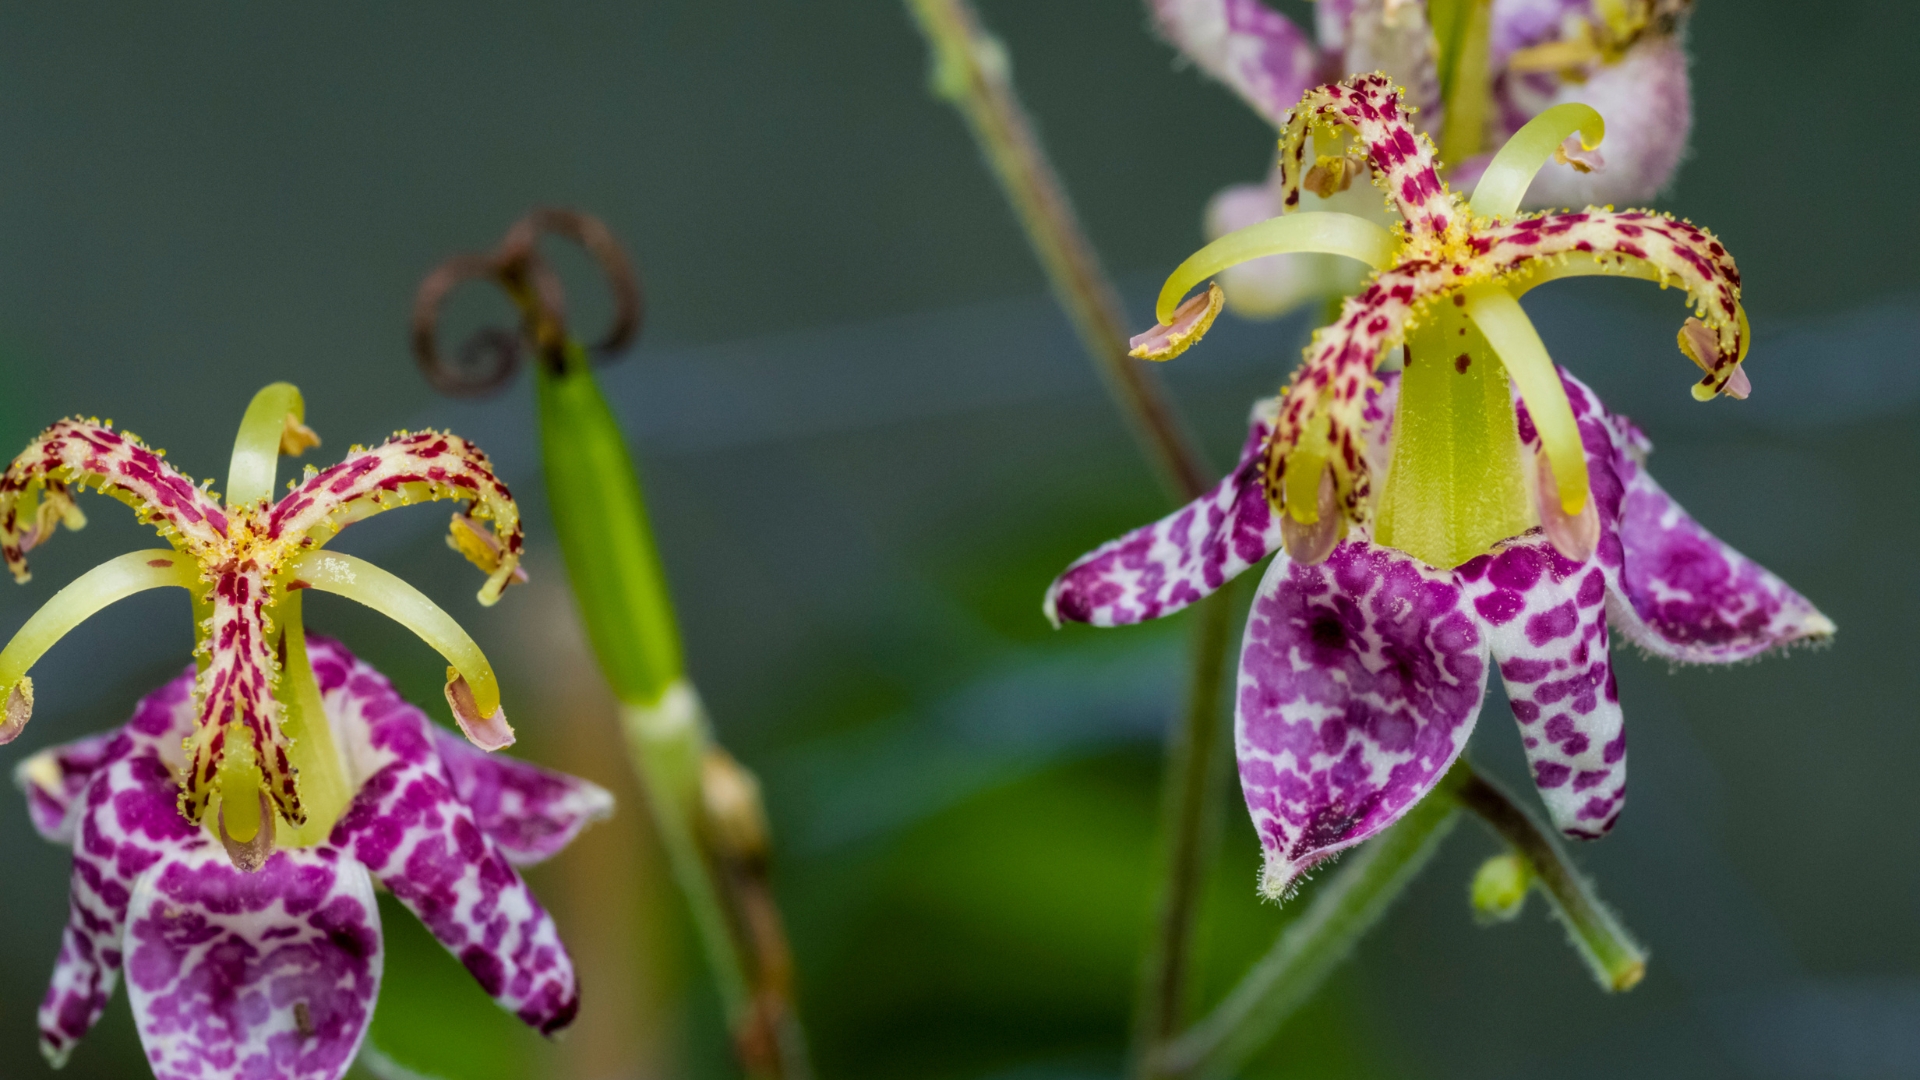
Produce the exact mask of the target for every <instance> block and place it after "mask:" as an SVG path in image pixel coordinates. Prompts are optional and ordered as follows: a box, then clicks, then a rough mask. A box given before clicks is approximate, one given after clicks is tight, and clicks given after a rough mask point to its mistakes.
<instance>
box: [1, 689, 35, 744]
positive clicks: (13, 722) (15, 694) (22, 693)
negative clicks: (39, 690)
mask: <svg viewBox="0 0 1920 1080" xmlns="http://www.w3.org/2000/svg"><path fill="white" fill-rule="evenodd" d="M31 719H33V680H32V679H29V678H27V677H26V676H25V675H22V676H20V681H19V682H17V683H14V684H13V689H11V690H8V691H7V711H6V717H5V719H3V720H0V746H5V745H6V744H8V743H10V742H12V741H13V740H15V739H17V738H19V737H20V733H21V732H22V731H24V730H26V727H27V721H28V720H31Z"/></svg>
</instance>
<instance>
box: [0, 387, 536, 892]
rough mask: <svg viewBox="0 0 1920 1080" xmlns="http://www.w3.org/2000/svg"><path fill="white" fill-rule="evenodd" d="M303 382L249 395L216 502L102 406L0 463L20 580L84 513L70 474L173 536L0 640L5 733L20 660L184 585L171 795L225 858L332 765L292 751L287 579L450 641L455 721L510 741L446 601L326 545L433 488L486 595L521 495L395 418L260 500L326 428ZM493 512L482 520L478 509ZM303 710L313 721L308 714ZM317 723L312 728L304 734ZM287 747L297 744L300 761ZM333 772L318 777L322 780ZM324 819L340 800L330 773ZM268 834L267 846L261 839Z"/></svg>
mask: <svg viewBox="0 0 1920 1080" xmlns="http://www.w3.org/2000/svg"><path fill="white" fill-rule="evenodd" d="M303 416H304V405H303V404H302V402H301V398H300V395H299V391H298V390H295V389H294V388H293V387H292V386H289V385H287V384H285V383H279V384H275V385H274V386H270V387H268V388H267V389H265V390H263V391H261V392H260V394H259V395H258V396H257V397H256V398H255V399H254V402H253V405H252V406H251V407H250V408H249V409H248V412H247V416H246V419H245V421H244V422H243V423H242V425H241V429H240V436H239V439H238V440H237V441H236V443H235V446H234V455H233V463H232V471H231V474H230V476H229V481H228V497H227V499H226V501H225V502H224V503H223V502H222V501H221V500H220V498H219V497H218V496H216V495H214V494H213V493H212V492H210V491H209V490H207V488H206V487H205V486H204V485H203V486H195V485H194V483H193V481H192V480H190V479H188V478H187V477H186V476H185V475H183V474H182V473H180V472H179V471H178V470H177V469H175V468H174V467H173V466H172V465H170V464H168V463H167V461H166V460H165V458H164V456H163V455H162V454H161V453H159V452H156V451H154V450H150V449H148V448H147V447H146V446H145V445H144V444H143V443H141V441H140V439H139V438H138V437H136V436H134V435H133V434H132V433H130V432H126V431H117V430H115V429H114V427H113V425H112V422H111V421H109V422H107V423H100V422H98V421H95V420H79V419H73V420H62V421H60V422H59V423H56V424H54V425H53V426H52V427H49V428H48V429H47V430H46V431H44V432H42V433H41V434H40V435H39V437H38V438H36V439H34V440H33V442H32V443H30V444H29V445H28V446H27V448H26V450H25V451H23V452H22V453H21V454H20V455H19V456H18V457H16V458H15V459H14V460H13V463H12V464H11V465H10V466H9V467H8V468H7V470H6V473H5V475H4V476H3V477H0V552H4V554H5V557H6V561H7V567H8V569H9V570H11V571H12V572H13V576H14V580H16V581H19V582H25V581H26V580H27V579H28V573H27V561H26V554H27V552H28V551H30V550H31V549H33V548H34V547H36V546H38V545H39V544H42V543H44V542H46V540H47V539H48V538H49V537H50V536H51V535H52V533H53V531H54V529H55V526H56V525H57V524H58V523H62V522H64V523H65V524H66V525H67V526H68V527H69V528H78V527H80V526H81V525H83V524H85V518H84V517H82V516H81V515H80V513H79V511H78V508H77V507H76V506H75V505H74V501H73V493H74V492H75V491H76V490H83V489H85V488H89V487H91V488H94V489H96V490H98V491H100V492H101V493H103V494H107V495H111V496H113V497H115V498H117V499H120V500H121V501H123V502H125V503H127V504H128V505H130V506H132V507H133V508H134V512H135V513H136V514H138V515H139V516H140V518H141V519H142V520H143V521H146V522H148V523H150V524H152V525H154V526H155V527H156V528H157V529H158V531H159V533H160V535H161V536H162V537H164V538H166V539H167V540H168V541H169V542H171V543H172V545H173V550H171V551H151V552H135V553H133V554H131V555H126V556H122V557H120V558H118V559H115V560H113V561H111V562H108V563H105V564H103V565H102V566H100V567H98V568H96V569H95V570H93V571H92V572H90V573H88V574H87V575H86V576H84V577H82V578H81V579H80V580H79V581H77V582H75V583H74V584H72V585H70V586H68V587H67V588H66V589H65V590H63V591H62V592H61V593H60V594H59V595H58V596H56V597H55V598H54V599H53V601H51V602H50V603H49V604H48V605H47V606H46V608H44V609H42V611H41V612H40V613H39V614H38V615H36V616H35V617H34V619H33V620H32V621H30V622H29V623H28V624H27V625H26V626H25V627H24V628H22V630H21V632H20V634H19V636H18V637H16V638H15V640H14V641H13V642H12V643H10V644H9V645H8V646H7V649H6V651H5V652H4V654H0V688H4V692H5V693H7V694H8V695H9V696H8V701H9V716H8V725H7V729H6V731H5V733H4V734H5V737H6V738H8V739H10V738H11V737H12V736H14V735H17V734H18V732H19V729H20V727H21V726H22V725H24V724H25V722H26V720H27V718H28V716H29V715H30V712H31V708H32V701H33V683H32V680H31V679H29V678H28V676H27V670H28V669H29V668H30V667H31V666H32V665H33V663H34V661H35V660H37V659H38V658H39V657H40V655H41V654H42V653H44V652H45V651H46V650H47V649H48V648H49V647H51V646H52V645H53V643H54V642H55V641H57V640H58V639H59V638H60V636H61V635H63V634H65V633H66V632H67V631H68V630H70V629H72V628H73V626H75V625H77V624H78V623H79V622H80V621H82V620H83V619H85V618H86V617H87V616H89V615H91V614H92V613H93V612H95V611H98V610H99V609H100V608H102V607H104V606H106V605H107V604H109V603H112V602H113V601H114V600H117V599H120V598H121V597H124V596H127V595H130V594H132V593H135V592H138V591H141V590H143V589H149V588H156V587H159V586H162V585H177V586H182V587H184V588H186V589H188V590H189V591H190V592H191V593H192V594H193V596H194V607H195V618H196V627H195V630H196V642H197V646H196V652H197V653H198V655H199V656H200V658H201V670H200V676H199V679H198V680H197V682H196V683H195V685H194V701H195V711H196V718H195V726H194V732H193V736H192V739H191V749H190V759H191V764H190V767H189V768H188V769H187V770H186V772H185V774H184V776H183V780H182V783H181V786H180V810H181V813H182V815H183V816H184V817H185V818H186V819H187V820H189V821H194V822H198V821H200V820H201V819H202V818H203V817H204V816H206V813H207V809H208V807H209V805H210V804H211V803H212V802H213V801H214V800H215V799H216V797H218V798H219V799H220V801H221V803H222V807H221V813H220V817H221V821H222V822H223V826H222V827H223V828H225V829H226V830H227V834H228V835H229V836H230V837H232V838H233V839H234V840H235V843H236V845H238V846H236V848H235V851H236V855H235V859H236V862H237V863H239V862H244V861H246V860H249V859H252V860H255V861H257V859H258V858H260V857H263V856H262V852H259V851H256V852H251V853H250V854H243V852H247V851H248V849H247V847H246V845H247V844H248V843H249V842H250V839H251V838H253V837H255V836H257V835H264V836H267V837H268V839H267V841H266V842H267V843H269V844H270V843H271V833H272V830H271V829H266V830H262V829H259V828H258V823H259V820H260V817H259V816H260V808H259V807H260V799H261V798H262V797H264V798H265V800H266V801H267V803H269V804H270V805H271V807H272V809H273V810H274V811H276V812H277V813H278V815H279V816H280V818H282V819H283V820H284V821H285V822H286V823H287V824H288V825H289V826H291V827H293V828H295V829H299V828H302V827H304V826H307V825H308V823H309V817H310V814H311V809H310V807H309V805H308V803H309V802H310V801H311V800H310V799H308V798H307V797H306V794H307V793H306V792H305V791H303V789H304V788H305V787H307V786H309V782H308V781H303V779H302V778H301V777H300V776H299V775H298V774H299V773H300V771H301V769H302V768H305V769H307V770H309V771H311V772H315V773H320V774H330V773H337V772H338V770H337V769H331V768H328V764H329V763H328V762H327V761H326V760H324V758H325V755H324V754H322V753H321V752H320V751H321V747H319V746H318V745H314V744H319V743H322V742H324V741H325V739H324V737H323V736H321V737H315V738H312V739H311V740H310V745H309V747H308V748H307V749H308V751H310V752H309V753H299V752H298V751H296V749H295V747H294V745H293V743H292V742H291V741H290V738H289V729H290V728H292V727H294V726H297V722H296V721H295V719H294V718H293V717H291V716H290V715H289V713H290V712H297V711H298V710H299V709H300V708H301V704H302V703H301V702H300V700H299V699H300V697H301V693H302V689H303V686H302V684H303V683H305V682H309V681H311V676H310V675H308V674H306V673H305V672H302V671H300V670H298V667H299V666H298V665H293V666H292V667H291V668H290V667H289V666H288V664H287V661H288V656H289V651H290V647H291V646H292V645H293V644H294V643H295V642H296V641H297V639H298V636H299V628H298V615H299V611H298V607H297V595H296V594H297V593H298V592H299V591H300V590H302V589H307V588H318V589H322V590H324V591H329V592H338V593H341V594H343V595H346V596H349V597H351V598H353V599H356V600H359V601H361V602H363V603H367V604H369V605H371V606H373V607H375V608H377V609H379V610H382V611H385V612H386V613H387V614H389V615H391V616H393V617H394V618H395V619H397V620H398V621H400V622H401V623H403V624H405V625H407V626H408V627H409V628H410V629H413V630H415V631H416V632H418V633H420V634H421V636H422V637H424V638H425V639H426V640H427V642H428V643H429V644H431V645H433V646H434V647H435V648H437V649H439V650H440V651H441V652H442V653H443V654H445V655H446V657H447V660H448V662H449V663H450V664H452V665H453V668H452V670H450V671H449V679H450V681H449V684H448V688H447V696H448V700H449V702H450V703H452V704H453V707H454V713H455V715H456V716H457V717H458V718H459V721H460V724H461V726H462V728H464V729H465V730H466V731H467V733H468V734H469V736H471V737H472V738H473V739H474V741H475V742H476V743H478V744H479V745H481V746H482V747H483V748H485V749H489V750H491V749H495V748H497V747H500V746H504V745H507V744H508V743H510V742H511V741H512V731H511V729H510V728H508V727H507V724H506V718H505V714H504V712H503V711H502V710H501V707H500V700H499V690H498V687H497V685H496V683H495V680H494V677H493V671H492V669H491V668H490V667H488V666H487V663H486V659H485V657H484V656H482V655H481V654H480V652H479V650H478V648H477V647H475V646H474V644H473V642H472V640H471V639H470V638H468V637H467V635H466V634H465V632H464V631H462V630H460V629H459V627H458V626H457V625H455V624H454V623H453V621H452V619H450V618H449V617H448V616H447V615H446V614H445V613H444V612H442V611H440V609H439V608H437V607H435V606H434V605H433V604H432V603H431V602H430V601H428V600H427V599H426V598H425V597H424V596H423V595H421V594H420V593H419V592H418V591H417V590H415V589H413V588H412V587H411V586H408V585H406V584H405V583H404V582H401V581H400V580H399V579H397V578H394V577H392V575H389V574H386V573H385V572H384V571H381V570H379V569H378V568H376V567H372V566H369V565H367V564H364V563H362V562H361V561H360V560H357V559H354V558H352V557H351V556H345V555H337V554H333V553H329V552H323V551H322V550H321V549H322V547H323V545H325V543H326V542H327V541H328V540H329V539H331V538H332V537H333V535H334V534H336V533H338V532H339V531H340V530H341V529H343V528H345V527H346V526H347V525H349V524H351V523H353V522H355V521H359V520H362V519H364V518H367V517H370V516H372V515H374V514H377V513H379V512H381V511H383V510H388V509H392V508H394V507H398V506H406V505H410V504H412V503H416V502H422V501H428V500H434V499H462V500H465V501H467V502H468V504H469V507H470V509H469V515H471V516H469V515H456V516H455V519H454V525H453V533H452V536H451V538H450V540H449V543H451V544H453V546H454V547H456V548H457V549H458V550H460V551H461V552H462V553H464V554H466V555H467V556H468V558H470V559H472V560H473V561H474V562H476V563H477V564H479V565H480V566H481V568H482V569H484V570H486V571H487V573H488V575H489V577H488V579H487V583H486V586H485V587H484V588H482V589H481V590H480V602H481V603H483V604H491V603H493V602H494V601H495V600H497V599H498V598H499V596H500V592H501V590H502V589H504V588H505V587H506V585H507V584H508V583H509V582H510V581H512V580H514V578H515V576H516V574H517V573H518V564H519V560H520V548H521V543H522V538H521V533H520V514H519V509H518V508H517V507H516V506H515V505H514V502H513V497H512V495H511V494H510V493H509V492H508V491H507V487H506V485H505V484H503V483H501V482H500V479H499V478H498V477H496V476H495V475H494V474H493V469H492V466H490V465H489V464H488V462H487V456H486V455H485V454H484V453H482V452H481V451H480V449H479V448H478V447H476V446H474V445H473V444H472V443H469V442H467V441H466V440H465V439H462V438H460V437H459V436H457V435H451V434H442V433H439V432H433V431H422V432H414V433H408V432H401V433H399V434H396V435H394V436H393V437H392V438H390V439H388V440H387V441H386V442H384V443H382V444H381V445H379V446H377V447H374V448H372V449H362V448H360V447H355V448H354V449H353V450H352V452H350V453H349V454H348V455H347V458H346V460H344V461H342V462H340V463H339V464H338V465H334V466H332V467H331V468H328V469H325V470H321V471H317V472H316V471H314V470H313V469H311V468H309V469H308V471H307V475H306V477H305V478H304V479H303V480H302V481H301V482H299V483H296V484H293V485H291V487H292V490H291V491H290V492H289V493H288V494H286V495H285V496H284V497H282V498H281V499H280V500H279V501H278V502H274V501H272V499H271V493H272V486H273V479H274V471H275V462H276V460H277V458H278V456H279V455H280V454H281V453H283V452H284V453H289V454H298V453H300V452H302V451H304V450H305V449H306V448H307V447H309V446H313V445H316V444H317V443H318V442H319V439H318V438H317V437H316V436H315V435H314V434H313V432H312V431H311V430H309V429H308V428H307V427H306V426H305V425H304V424H303V423H302V420H303ZM474 517H478V518H481V519H484V520H487V521H489V522H491V524H492V527H493V528H492V530H491V532H487V531H483V530H481V529H479V528H477V527H476V526H475V524H474V522H473V518H474ZM306 726H309V727H316V726H317V725H314V724H313V723H312V721H311V720H309V721H307V722H306ZM309 734H314V733H311V732H310V733H309ZM296 758H300V759H302V760H298V761H296ZM330 779H332V777H330V776H327V775H321V776H317V777H311V778H309V780H311V782H312V783H316V784H324V783H327V781H329V780H330ZM330 787H332V788H334V789H335V790H330V791H329V792H328V793H327V794H328V796H330V805H328V806H326V807H323V808H322V812H321V815H320V817H321V820H320V822H319V826H320V828H319V830H318V831H319V832H320V833H324V830H325V827H327V826H330V825H331V824H332V820H333V817H334V816H336V815H337V814H338V813H339V811H340V810H341V809H342V808H343V807H344V800H343V799H341V798H340V797H339V796H340V792H339V791H338V790H337V784H333V785H330ZM263 850H264V849H263Z"/></svg>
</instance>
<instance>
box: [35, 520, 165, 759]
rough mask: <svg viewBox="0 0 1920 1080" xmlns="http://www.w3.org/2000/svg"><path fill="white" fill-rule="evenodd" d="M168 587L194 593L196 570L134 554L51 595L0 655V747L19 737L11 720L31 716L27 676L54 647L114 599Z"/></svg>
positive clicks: (157, 555)
mask: <svg viewBox="0 0 1920 1080" xmlns="http://www.w3.org/2000/svg"><path fill="white" fill-rule="evenodd" d="M167 585H177V586H179V587H180V588H183V589H187V590H188V591H194V590H196V589H198V588H199V586H200V569H199V567H198V566H197V565H196V564H195V563H194V561H193V560H192V559H190V558H188V557H187V556H185V555H182V554H181V553H179V552H177V551H133V552H128V553H127V554H125V555H122V556H120V557H119V558H117V559H111V560H109V561H107V562H104V563H101V564H100V565H99V566H96V567H94V568H93V569H91V570H89V571H87V572H86V573H84V574H82V575H80V577H79V578H77V579H76V580H75V581H74V582H73V583H72V584H70V585H68V586H67V587H66V588H64V589H61V590H60V591H59V592H57V593H54V594H53V599H51V600H48V601H47V602H46V604H45V605H43V606H42V607H41V608H40V610H39V611H36V612H34V613H33V617H32V618H30V619H28V620H27V622H26V625H25V626H22V627H21V628H20V631H19V633H16V634H14V635H13V640H12V641H9V642H7V647H6V648H5V649H4V650H0V686H4V687H7V688H8V691H7V704H6V720H5V727H6V728H8V729H11V730H12V734H9V735H6V736H5V737H4V738H0V743H4V742H8V741H11V740H12V738H13V736H14V735H18V734H19V729H18V728H17V727H14V724H15V723H16V718H17V722H18V724H20V725H25V724H26V722H27V719H28V717H30V716H31V715H32V714H33V683H32V681H31V680H29V679H28V678H27V672H28V671H29V670H31V669H32V667H33V665H34V664H35V663H36V662H38V661H39V659H40V658H41V657H42V656H44V655H46V652H47V650H48V649H51V648H53V646H54V643H55V642H57V641H59V640H60V639H61V638H63V637H65V636H67V633H68V631H71V630H72V629H73V628H74V627H76V626H79V625H80V624H81V623H83V622H86V621H87V620H88V619H90V618H92V617H93V615H94V614H95V613H96V612H98V611H99V610H100V609H101V608H104V607H106V606H107V605H108V604H111V603H113V602H114V601H115V600H120V599H123V598H125V597H128V596H132V595H133V594H134V593H137V592H145V591H146V590H148V589H158V588H161V587H162V586H167Z"/></svg>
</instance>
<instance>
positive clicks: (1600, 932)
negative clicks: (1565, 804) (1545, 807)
mask: <svg viewBox="0 0 1920 1080" xmlns="http://www.w3.org/2000/svg"><path fill="white" fill-rule="evenodd" d="M1456 797H1457V798H1458V799H1459V800H1460V805H1462V806H1464V807H1466V808H1467V809H1469V810H1471V811H1473V812H1474V813H1475V814H1477V815H1479V817H1480V819H1481V820H1482V821H1484V822H1486V823H1487V826H1488V827H1489V828H1491V829H1492V830H1493V831H1494V832H1495V833H1497V834H1499V836H1500V838H1501V839H1503V840H1505V841H1506V842H1507V843H1508V844H1511V845H1512V846H1513V849H1514V851H1515V853H1516V854H1518V855H1519V856H1520V857H1521V858H1523V859H1525V860H1526V861H1527V863H1528V865H1529V866H1530V868H1531V869H1532V871H1533V875H1534V878H1535V880H1536V881H1538V883H1539V885H1540V888H1541V891H1543V892H1545V893H1546V894H1547V899H1548V900H1549V901H1551V902H1552V905H1553V910H1554V914H1556V915H1558V916H1559V917H1560V921H1561V922H1562V923H1563V924H1565V926H1566V928H1567V939H1568V940H1569V941H1570V942H1571V943H1572V944H1573V947H1574V951H1575V952H1577V953H1579V954H1580V958H1581V959H1582V960H1585V961H1586V963H1587V967H1588V969H1589V970H1591V971H1592V972H1593V977H1594V978H1595V979H1596V980H1598V981H1599V983H1600V987H1601V989H1603V990H1609V991H1621V990H1631V989H1633V987H1634V986H1635V985H1636V984H1637V983H1639V981H1640V980H1641V979H1642V978H1643V977H1645V975H1646V973H1647V954H1646V951H1645V950H1644V949H1642V948H1641V947H1640V946H1639V944H1637V943H1636V942H1635V941H1634V940H1633V937H1632V936H1631V935H1630V934H1628V933H1627V929H1626V927H1624V926H1622V925H1621V924H1620V920H1619V918H1618V917H1616V916H1615V915H1614V914H1613V912H1612V911H1610V910H1609V909H1608V908H1607V906H1606V905H1605V904H1604V903H1602V902H1601V901H1600V898H1599V896H1597V895H1596V894H1595V893H1594V891H1593V886H1592V885H1591V884H1590V883H1589V882H1588V881H1587V880H1586V879H1585V878H1583V877H1581V876H1580V872H1579V871H1577V870H1575V869H1574V868H1573V865H1572V864H1571V863H1569V862H1568V861H1567V857H1566V855H1565V854H1564V853H1563V852H1562V851H1561V850H1560V844H1559V842H1558V841H1556V840H1555V839H1554V838H1553V836H1552V835H1550V834H1549V833H1548V832H1547V831H1546V830H1545V829H1543V828H1541V827H1540V825H1539V824H1538V823H1537V822H1535V821H1534V820H1533V816H1532V815H1531V814H1528V813H1527V812H1526V811H1525V810H1522V809H1521V808H1520V807H1519V805H1517V804H1516V803H1515V802H1514V801H1513V800H1512V799H1511V798H1509V797H1508V796H1507V793H1506V792H1504V791H1502V790H1500V788H1499V787H1498V786H1497V785H1496V784H1494V782H1493V781H1491V780H1488V779H1487V778H1486V777H1484V776H1481V775H1480V774H1479V773H1477V772H1475V773H1470V774H1469V775H1468V776H1467V777H1466V779H1465V780H1464V782H1463V783H1461V785H1460V786H1459V788H1458V791H1457V795H1456Z"/></svg>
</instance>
